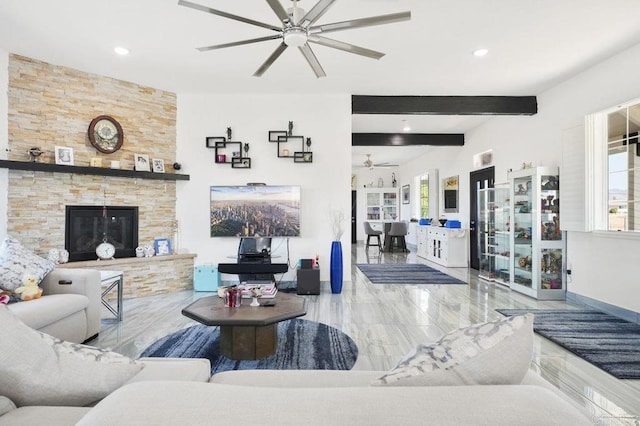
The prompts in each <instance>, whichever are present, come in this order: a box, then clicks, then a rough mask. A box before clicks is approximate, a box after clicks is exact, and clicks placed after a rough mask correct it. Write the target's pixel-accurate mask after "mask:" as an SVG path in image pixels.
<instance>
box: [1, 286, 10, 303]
mask: <svg viewBox="0 0 640 426" xmlns="http://www.w3.org/2000/svg"><path fill="white" fill-rule="evenodd" d="M9 300H11V292H10V291H7V290H4V291H2V292H0V303H1V304H3V305H6V304H8V303H9Z"/></svg>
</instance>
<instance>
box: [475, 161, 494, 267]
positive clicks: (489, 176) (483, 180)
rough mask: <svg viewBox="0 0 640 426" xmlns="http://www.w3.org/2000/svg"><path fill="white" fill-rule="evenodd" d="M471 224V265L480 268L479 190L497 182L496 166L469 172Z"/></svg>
mask: <svg viewBox="0 0 640 426" xmlns="http://www.w3.org/2000/svg"><path fill="white" fill-rule="evenodd" d="M469 181H470V185H469V188H470V190H469V224H470V225H471V234H470V235H469V237H470V238H469V266H470V267H471V268H473V269H480V254H479V253H478V247H479V244H478V238H479V233H478V230H477V226H476V225H477V224H478V222H479V220H478V190H479V189H485V188H493V185H494V183H495V168H494V167H487V168H486V169H482V170H475V171H473V172H471V173H469Z"/></svg>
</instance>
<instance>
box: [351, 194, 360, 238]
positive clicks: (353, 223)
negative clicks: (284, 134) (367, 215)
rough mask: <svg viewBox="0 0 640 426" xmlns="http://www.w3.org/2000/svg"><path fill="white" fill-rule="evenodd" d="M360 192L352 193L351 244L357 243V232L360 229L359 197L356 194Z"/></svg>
mask: <svg viewBox="0 0 640 426" xmlns="http://www.w3.org/2000/svg"><path fill="white" fill-rule="evenodd" d="M357 193H358V191H351V244H355V243H357V242H358V241H357V236H356V235H357V231H358V228H357V226H356V209H357V207H358V204H357V200H358V197H357V196H356V194H357Z"/></svg>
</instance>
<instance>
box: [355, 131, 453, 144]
mask: <svg viewBox="0 0 640 426" xmlns="http://www.w3.org/2000/svg"><path fill="white" fill-rule="evenodd" d="M411 145H435V146H463V145H464V134H461V133H352V134H351V146H411Z"/></svg>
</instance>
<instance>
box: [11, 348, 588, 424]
mask: <svg viewBox="0 0 640 426" xmlns="http://www.w3.org/2000/svg"><path fill="white" fill-rule="evenodd" d="M148 362H149V361H148ZM199 362H200V363H198V361H196V360H184V359H183V360H161V361H151V362H150V363H152V364H153V370H154V371H150V370H149V371H145V370H147V368H145V370H143V372H144V376H143V372H141V373H139V375H138V377H135V378H134V379H132V381H131V382H130V383H129V384H127V385H125V386H123V387H121V388H119V389H118V390H116V391H115V392H113V393H112V394H110V395H109V396H107V397H106V398H104V399H103V400H102V401H100V402H99V403H98V404H97V405H95V406H94V407H61V406H57V407H43V406H39V407H38V406H36V407H20V408H12V409H8V410H7V412H6V413H5V414H4V415H2V416H0V426H4V425H32V424H39V422H41V421H42V419H47V424H48V425H52V426H57V425H59V426H63V425H73V424H78V425H109V426H112V425H178V424H181V425H212V424H219V425H233V424H237V425H278V426H280V425H367V426H370V425H389V424H394V425H416V424H433V425H456V426H460V425H472V424H474V425H480V424H491V425H509V426H513V425H533V424H536V425H538V424H539V425H562V426H566V425H572V426H577V425H592V424H593V423H592V422H591V421H589V418H588V417H587V416H586V415H585V414H584V413H582V412H581V411H580V410H579V409H578V408H576V407H575V406H574V405H573V404H572V403H571V401H569V400H568V399H567V398H566V397H565V396H564V395H563V394H561V393H560V392H559V391H557V390H555V388H553V387H552V386H551V385H550V384H549V383H548V382H546V381H544V380H543V379H542V378H540V377H539V376H537V375H536V374H535V373H533V372H529V373H528V374H527V375H526V376H525V379H524V380H523V383H522V384H520V385H496V386H433V387H429V386H419V387H374V386H370V385H369V383H370V382H371V380H372V379H374V378H376V377H379V376H380V375H381V374H383V372H376V371H329V370H327V371H319V370H316V371H310V370H307V371H305V370H298V371H286V370H279V371H273V370H252V371H233V372H226V373H221V374H217V375H214V376H213V377H212V378H211V379H210V382H209V383H206V382H205V381H206V380H203V376H206V375H208V374H207V373H208V371H207V369H208V365H207V364H208V362H207V361H206V360H205V361H199ZM165 363H166V364H165ZM194 363H195V364H194ZM165 366H166V368H165ZM169 371H170V372H172V373H170V374H167V373H168V372H169ZM163 373H164V374H163ZM175 373H177V374H175ZM183 374H184V375H183ZM167 375H168V377H169V379H172V380H166V378H167ZM163 378H164V379H165V380H161V379H163ZM175 379H180V380H175ZM0 410H1V409H0ZM0 412H1V411H0Z"/></svg>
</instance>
